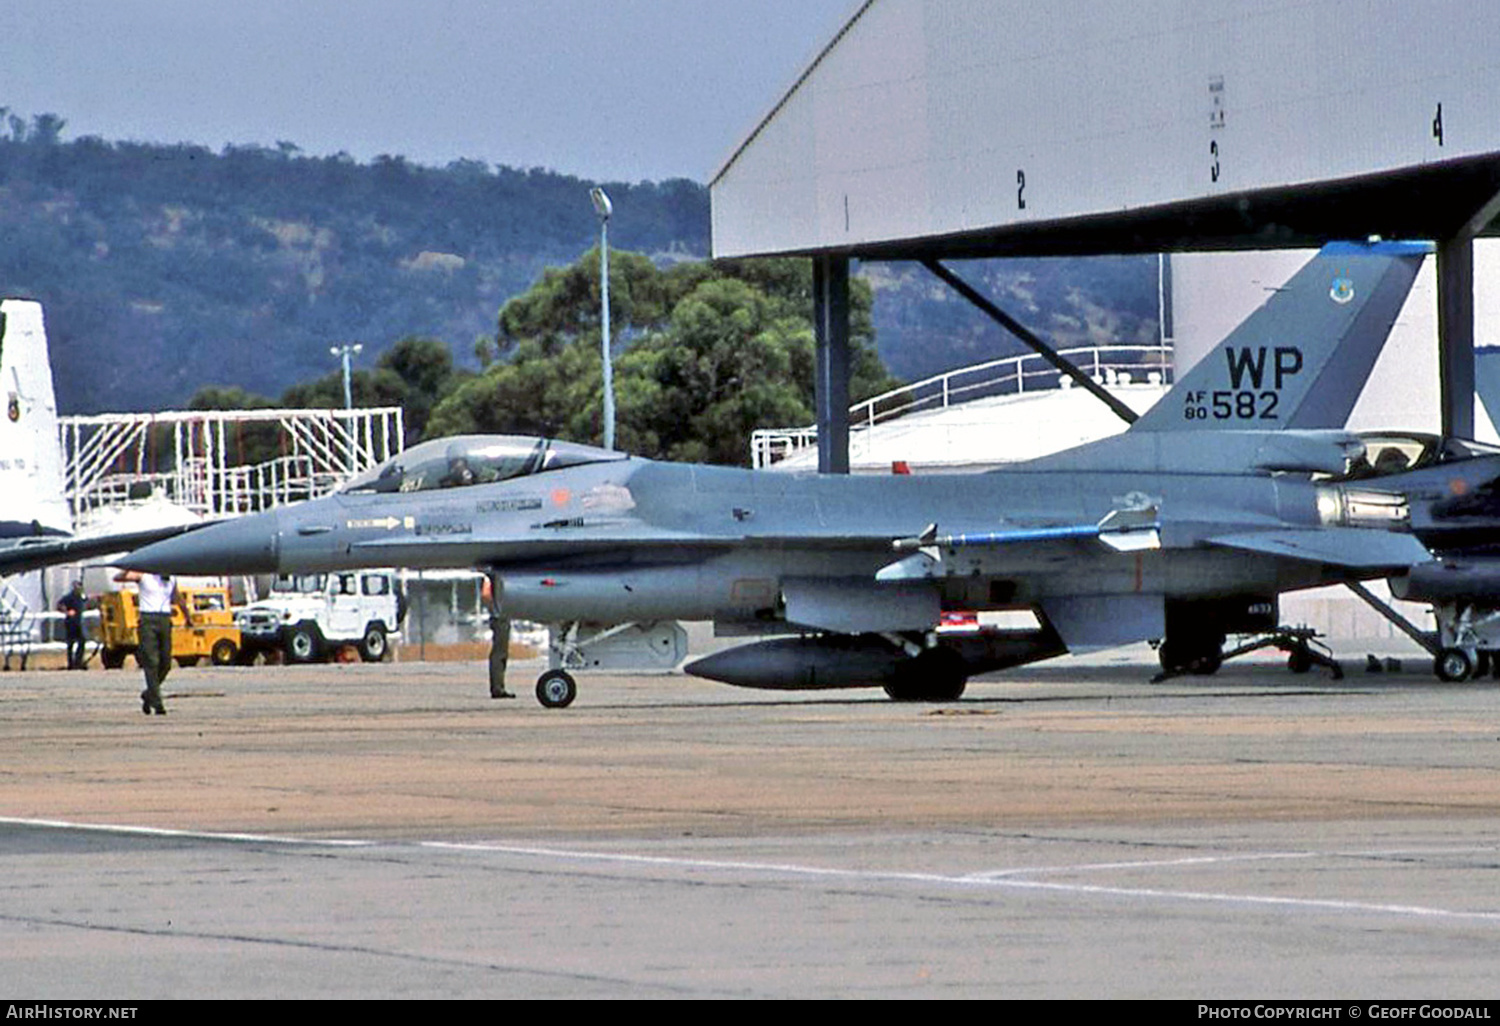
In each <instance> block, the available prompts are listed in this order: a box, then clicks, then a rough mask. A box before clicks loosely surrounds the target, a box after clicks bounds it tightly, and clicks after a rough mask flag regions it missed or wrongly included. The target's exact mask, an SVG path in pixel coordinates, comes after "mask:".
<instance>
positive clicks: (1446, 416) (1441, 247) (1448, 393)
mask: <svg viewBox="0 0 1500 1026" xmlns="http://www.w3.org/2000/svg"><path fill="white" fill-rule="evenodd" d="M1437 277H1438V385H1439V389H1440V401H1441V403H1442V407H1443V409H1442V425H1443V427H1442V430H1443V434H1444V435H1446V436H1449V437H1452V436H1457V437H1460V438H1473V437H1474V237H1473V236H1472V235H1461V236H1458V237H1456V238H1449V239H1443V240H1441V241H1439V242H1438V245H1437Z"/></svg>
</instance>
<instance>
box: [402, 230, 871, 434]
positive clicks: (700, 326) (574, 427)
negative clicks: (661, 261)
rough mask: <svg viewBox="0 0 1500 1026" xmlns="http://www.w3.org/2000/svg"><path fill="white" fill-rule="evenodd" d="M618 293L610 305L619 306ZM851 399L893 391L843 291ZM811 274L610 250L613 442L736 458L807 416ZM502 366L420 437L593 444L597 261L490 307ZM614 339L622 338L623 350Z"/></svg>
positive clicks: (453, 398) (460, 390)
mask: <svg viewBox="0 0 1500 1026" xmlns="http://www.w3.org/2000/svg"><path fill="white" fill-rule="evenodd" d="M617 297H618V298H617ZM851 305H852V307H853V309H852V313H851V341H852V349H853V353H852V363H853V368H854V372H853V375H852V380H851V391H852V393H853V394H854V396H855V398H856V399H859V398H864V397H866V396H868V395H872V394H875V393H876V392H879V391H883V390H886V389H888V388H891V387H894V385H895V382H894V381H893V380H892V379H891V378H890V376H889V375H888V374H887V373H886V372H885V370H884V368H883V366H882V365H881V364H880V360H879V357H878V355H877V354H876V352H875V348H874V339H873V335H874V332H873V329H872V328H871V327H870V324H871V321H870V291H869V288H868V287H867V286H866V285H864V283H862V282H858V281H856V282H855V283H854V287H853V289H852V290H851ZM811 314H812V277H811V268H810V267H809V266H808V265H807V263H806V261H797V260H790V259H781V260H754V261H748V260H747V261H731V262H723V263H720V264H705V263H686V264H679V265H676V266H674V267H672V268H671V269H669V270H665V271H664V270H661V269H659V268H657V267H656V266H655V265H654V264H652V263H651V262H650V261H649V260H647V259H646V258H645V257H643V256H641V255H639V254H635V253H628V252H623V251H622V252H619V253H615V252H612V253H611V257H610V317H611V321H612V322H613V323H614V324H616V325H619V326H620V336H617V340H616V343H615V344H616V347H617V349H621V348H623V352H621V353H620V354H619V355H618V356H617V357H616V360H615V388H616V398H617V409H618V427H617V435H618V439H619V444H620V445H621V446H622V447H623V448H625V449H627V450H629V451H631V452H635V453H638V454H640V455H645V456H652V457H661V458H669V459H681V460H695V461H705V462H714V463H740V464H742V463H744V462H746V461H747V459H748V439H749V434H750V432H751V431H753V430H755V429H756V428H761V427H776V426H786V425H794V424H806V423H810V422H811V420H812V419H813V414H812V409H813V376H814V375H813V366H814V349H815V346H814V339H813V331H812V324H811ZM498 327H499V330H498V333H497V338H498V339H500V341H501V345H502V346H503V347H504V348H505V350H506V356H507V358H506V359H504V360H500V361H496V362H494V363H492V364H490V365H489V366H487V367H486V369H485V371H484V372H483V373H482V374H480V375H478V376H477V377H475V378H473V379H471V380H469V381H467V382H464V383H462V384H460V385H459V386H458V387H457V388H456V389H455V390H454V391H453V392H452V393H450V394H449V395H448V396H447V397H446V398H445V399H443V400H442V401H441V402H440V403H439V404H438V406H437V408H436V409H435V410H434V411H433V416H432V420H431V421H430V422H429V425H428V432H427V433H428V435H429V436H437V435H441V434H455V433H467V432H488V431H494V432H514V433H523V434H541V435H552V436H557V437H563V438H569V439H573V440H577V441H586V442H595V443H597V442H598V441H599V439H600V438H601V436H602V434H603V431H602V424H601V423H600V418H601V407H602V401H601V400H602V384H601V378H602V375H601V373H600V355H599V331H600V325H599V288H598V253H597V251H591V252H590V253H588V254H586V255H585V256H584V257H583V258H582V259H580V260H579V261H578V262H576V263H575V264H573V265H572V266H570V267H567V268H554V269H551V270H549V271H547V272H546V273H545V274H544V275H543V276H542V278H541V279H540V280H539V281H538V282H537V283H536V285H535V286H534V287H533V288H532V289H531V290H530V291H529V292H527V293H526V294H524V295H522V296H518V297H516V298H515V299H512V300H511V301H510V302H508V303H506V305H505V307H504V308H503V309H502V310H501V312H500V317H499V325H498ZM620 338H624V339H625V340H626V341H625V345H624V346H623V347H622V345H621V341H620Z"/></svg>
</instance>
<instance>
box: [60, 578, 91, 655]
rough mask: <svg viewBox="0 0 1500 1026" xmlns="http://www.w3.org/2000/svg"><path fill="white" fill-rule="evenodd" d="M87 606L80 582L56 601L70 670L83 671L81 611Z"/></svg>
mask: <svg viewBox="0 0 1500 1026" xmlns="http://www.w3.org/2000/svg"><path fill="white" fill-rule="evenodd" d="M87 606H88V598H87V597H86V596H85V595H84V594H83V582H82V581H74V582H73V587H72V589H71V590H70V591H69V592H68V593H67V594H66V595H64V596H63V597H62V598H60V599H58V600H57V610H58V612H60V613H62V615H63V639H64V641H66V642H67V645H68V669H70V670H81V669H83V663H84V659H83V611H84V609H85V607H87Z"/></svg>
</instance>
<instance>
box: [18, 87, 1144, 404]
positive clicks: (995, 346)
mask: <svg viewBox="0 0 1500 1026" xmlns="http://www.w3.org/2000/svg"><path fill="white" fill-rule="evenodd" d="M6 113H7V112H6V111H5V109H4V108H0V295H5V296H27V297H31V298H35V299H39V300H41V301H42V302H43V303H44V304H45V307H46V313H47V322H48V329H49V334H50V336H51V338H52V344H53V367H54V370H55V372H56V378H57V392H58V401H59V406H60V407H61V409H62V410H63V411H64V412H67V413H86V412H96V411H104V410H142V409H147V410H149V409H163V408H168V407H173V406H180V405H182V404H183V403H185V402H186V400H187V399H188V397H189V396H191V395H192V394H193V393H194V392H196V391H197V390H198V389H199V388H200V387H202V386H205V385H225V386H238V387H241V388H243V389H246V390H248V391H250V392H255V393H260V394H263V395H278V394H281V393H282V392H283V391H285V390H286V389H287V388H288V387H289V386H292V385H294V384H297V383H299V382H306V381H309V380H311V379H314V378H318V377H321V376H323V375H325V374H327V373H328V372H329V371H330V370H332V369H333V368H334V367H335V361H334V358H333V357H331V356H330V355H329V352H328V350H329V347H330V346H331V345H333V344H336V343H343V342H354V341H358V342H362V343H364V345H365V354H364V356H363V359H364V360H365V361H368V362H371V363H373V360H374V358H375V356H376V355H377V354H379V353H380V352H382V351H384V350H387V349H388V348H389V347H390V346H392V345H394V344H395V343H396V342H397V341H399V340H400V339H403V338H406V337H409V336H421V337H425V338H431V339H436V340H439V341H441V342H443V343H445V344H447V345H448V346H449V347H450V348H451V350H452V352H453V355H454V358H455V360H456V361H457V362H458V363H459V364H460V365H462V366H469V367H476V366H477V362H476V361H475V359H474V357H473V346H474V342H475V340H476V339H477V338H479V337H480V336H493V335H494V333H495V330H496V316H497V314H498V311H499V309H500V307H501V306H502V305H503V304H504V302H505V300H506V299H508V298H510V297H512V296H514V295H518V294H520V293H522V292H524V291H525V290H526V289H527V288H528V287H530V286H531V285H532V284H533V283H534V282H535V281H536V280H537V279H538V277H539V276H540V274H541V272H542V271H543V269H544V268H546V267H548V266H562V265H567V264H570V263H572V262H573V261H575V260H577V259H578V258H579V257H580V256H581V255H582V254H583V253H584V252H586V251H587V250H588V249H589V248H590V247H591V246H593V245H594V244H595V243H596V242H597V237H598V223H597V221H596V220H595V217H594V213H593V208H592V206H591V204H590V202H589V198H588V190H589V187H590V186H591V185H592V184H594V183H592V182H585V181H581V180H579V179H576V178H573V177H570V176H566V175H560V174H556V173H554V172H551V171H545V170H537V169H533V170H525V171H523V170H515V169H511V168H505V167H494V166H491V165H488V164H484V163H480V162H477V161H458V162H455V163H452V164H449V165H448V166H447V167H444V168H431V167H424V166H421V165H416V164H412V163H409V162H407V161H406V160H404V159H403V158H401V157H380V158H377V159H376V160H375V161H373V162H371V163H368V164H363V163H359V162H356V161H354V160H353V159H351V158H349V157H348V156H345V155H339V156H333V157H312V156H307V155H305V154H303V153H302V152H301V151H300V150H299V149H298V148H297V147H296V146H294V145H292V144H290V143H281V144H279V145H278V146H276V147H274V148H267V147H226V148H225V149H223V150H222V151H220V152H218V153H215V152H213V151H211V150H208V149H206V148H204V147H201V146H194V145H187V144H179V145H157V144H149V143H134V142H108V141H105V140H102V139H98V138H93V137H87V138H82V139H78V140H67V139H65V138H64V133H63V129H64V122H63V120H62V119H60V118H58V117H55V116H53V115H39V116H36V117H33V118H31V119H30V121H29V122H28V121H25V120H23V119H21V118H19V117H17V116H15V115H11V116H9V117H5V116H4V115H5V114H6ZM605 187H606V188H607V189H608V191H609V193H610V196H611V198H612V199H613V201H614V208H615V216H614V218H613V219H612V220H611V222H610V245H611V247H612V248H615V247H618V248H620V249H627V250H634V251H636V252H639V253H642V254H645V255H647V256H648V257H650V258H651V259H652V260H653V261H655V262H657V263H658V264H668V263H671V262H673V261H677V260H682V259H702V258H704V257H706V256H707V253H708V249H709V238H708V233H709V209H708V191H707V189H706V188H705V187H704V186H702V185H699V184H697V183H694V182H690V181H686V180H677V181H669V182H663V183H636V184H621V183H605ZM964 271H965V274H966V276H968V277H969V278H970V280H971V281H973V282H974V283H975V284H976V285H978V286H980V287H981V288H984V289H985V290H986V291H988V293H989V294H990V295H991V296H992V297H994V298H995V299H996V300H997V301H998V302H1000V303H1001V305H1002V306H1005V307H1006V309H1007V310H1009V311H1010V312H1011V313H1013V314H1014V315H1016V316H1017V317H1019V318H1021V319H1022V320H1023V321H1025V322H1026V323H1027V324H1028V325H1029V326H1031V327H1032V328H1034V329H1035V330H1037V331H1039V332H1041V333H1042V334H1043V335H1044V336H1046V337H1047V338H1049V340H1051V341H1052V342H1053V343H1054V344H1056V345H1058V346H1068V345H1076V344H1080V343H1083V342H1091V341H1106V340H1110V339H1119V340H1125V341H1135V340H1149V339H1151V338H1152V337H1154V332H1155V315H1156V298H1155V279H1154V274H1155V264H1154V261H1152V260H1150V259H1149V258H1124V259H1119V260H1103V261H1100V260H1089V261H1078V260H1011V261H993V262H988V263H985V264H983V265H970V266H969V267H966V268H965V269H964ZM863 273H865V274H866V275H867V277H868V278H869V279H870V281H871V283H872V285H873V286H874V288H875V293H874V294H875V301H874V310H873V318H874V325H875V334H876V343H877V345H878V348H879V351H880V354H881V356H882V357H883V358H884V360H885V362H886V364H887V366H888V367H889V369H890V370H891V371H892V372H893V373H895V374H896V375H897V376H899V377H902V378H905V379H908V380H910V379H913V378H917V377H921V376H924V375H927V374H930V373H934V372H936V371H938V370H942V369H944V368H947V367H951V366H958V365H961V364H964V363H969V362H973V361H975V360H979V359H985V358H989V357H992V356H995V355H1002V354H1005V353H1010V352H1015V351H1017V350H1018V346H1017V345H1016V344H1015V343H1013V342H1012V341H1011V340H1009V339H1007V338H1005V337H1004V335H1003V333H1001V332H1000V331H998V329H996V328H995V327H994V326H993V325H991V324H989V323H988V322H987V321H985V320H984V319H983V318H982V317H980V316H979V315H977V314H975V313H974V312H973V311H972V310H971V309H970V308H969V307H968V305H967V304H966V303H964V302H963V301H962V300H961V299H958V298H957V297H955V296H954V295H953V294H952V293H951V292H949V291H948V290H946V289H945V288H944V287H942V286H940V285H938V284H937V283H936V281H935V280H934V279H932V278H930V277H929V276H928V275H927V274H926V272H925V271H922V270H921V269H920V268H916V267H913V266H912V265H902V264H891V265H874V266H872V267H870V268H867V269H865V271H864V272H863Z"/></svg>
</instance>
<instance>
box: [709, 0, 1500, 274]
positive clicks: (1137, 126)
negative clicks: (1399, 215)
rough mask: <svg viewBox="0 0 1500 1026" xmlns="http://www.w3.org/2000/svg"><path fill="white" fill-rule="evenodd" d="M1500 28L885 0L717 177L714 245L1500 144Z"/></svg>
mask: <svg viewBox="0 0 1500 1026" xmlns="http://www.w3.org/2000/svg"><path fill="white" fill-rule="evenodd" d="M1497 44H1500V4H1493V3H1478V4H1476V3H1473V2H1472V0H1317V2H1302V0H1299V2H1284V3H1274V4H1273V3H1267V2H1265V0H1132V2H1131V3H1117V2H1112V0H1047V2H1046V3H1036V2H1035V0H868V2H867V3H865V4H863V5H861V6H860V7H859V8H858V10H857V12H856V13H855V15H854V16H853V17H852V19H851V21H850V22H849V24H848V25H847V26H846V28H845V29H844V31H843V32H842V33H841V34H840V36H839V37H838V38H836V39H835V40H834V41H833V42H832V43H831V44H830V45H829V47H828V48H827V49H825V51H824V52H823V54H822V55H821V56H820V57H819V58H818V59H817V60H816V61H815V62H814V64H813V65H812V67H810V68H809V69H808V71H807V72H806V73H805V74H804V76H803V77H802V78H801V80H800V81H799V82H798V83H797V84H795V85H794V86H793V88H792V89H791V90H790V92H789V93H788V94H787V95H786V96H785V97H784V98H783V99H782V100H781V102H780V103H779V104H778V105H777V106H776V107H775V108H774V109H773V110H772V111H771V113H770V114H768V115H767V117H766V118H765V119H764V120H763V121H762V122H761V123H760V124H759V125H758V126H756V127H755V128H754V130H753V131H752V132H751V133H750V134H749V135H748V136H747V138H746V140H745V142H744V143H743V144H742V145H741V147H740V148H739V149H738V150H737V151H736V152H735V153H734V154H732V155H731V156H730V157H729V159H728V160H727V161H726V163H725V165H724V167H723V169H722V170H721V171H720V172H719V174H718V175H717V176H716V178H715V180H714V182H713V185H712V193H713V240H714V255H715V256H739V255H747V254H755V253H767V252H792V251H799V252H807V251H815V250H839V249H847V248H850V247H857V246H859V245H862V244H869V243H874V242H877V241H881V240H891V239H917V238H931V237H934V236H943V235H947V234H952V233H962V232H967V231H975V230H980V229H984V228H987V227H1014V226H1022V225H1026V224H1028V223H1046V222H1051V221H1054V220H1059V219H1068V218H1076V217H1083V216H1089V215H1102V214H1113V213H1118V212H1120V211H1123V210H1129V209H1143V208H1151V207H1154V206H1158V205H1162V204H1168V203H1176V202H1184V201H1192V200H1200V199H1210V198H1215V197H1219V196H1223V195H1227V194H1235V193H1239V192H1245V191H1253V190H1259V189H1266V188H1276V187H1284V186H1289V185H1297V184H1303V183H1310V182H1315V181H1326V180H1337V179H1341V178H1347V177H1352V176H1357V175H1366V174H1372V173H1377V172H1380V171H1383V170H1390V169H1395V168H1403V167H1411V166H1420V165H1423V164H1427V163H1433V162H1439V161H1449V160H1454V159H1457V158H1462V157H1467V156H1476V155H1481V154H1485V153H1492V152H1495V151H1500V119H1497V118H1496V117H1495V116H1494V112H1495V111H1496V110H1500V45H1497ZM1440 104H1441V122H1440V123H1441V133H1438V132H1437V131H1435V127H1436V126H1437V124H1438V113H1439V105H1440Z"/></svg>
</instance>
